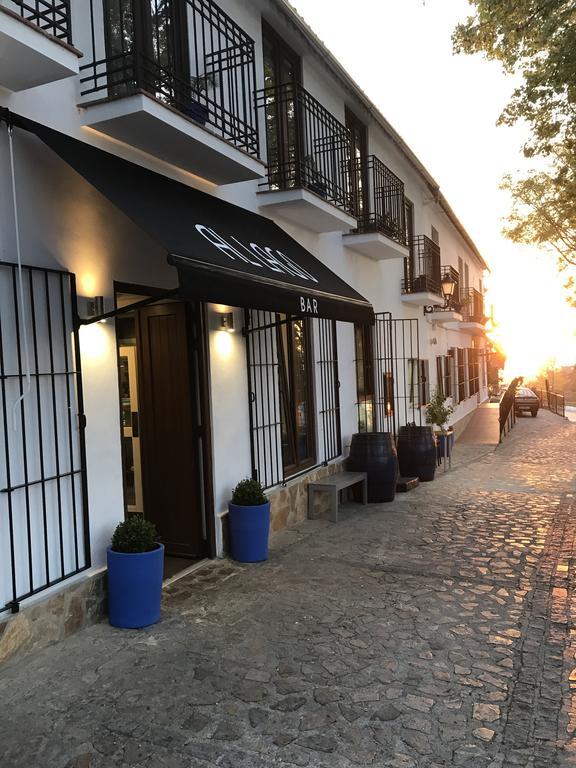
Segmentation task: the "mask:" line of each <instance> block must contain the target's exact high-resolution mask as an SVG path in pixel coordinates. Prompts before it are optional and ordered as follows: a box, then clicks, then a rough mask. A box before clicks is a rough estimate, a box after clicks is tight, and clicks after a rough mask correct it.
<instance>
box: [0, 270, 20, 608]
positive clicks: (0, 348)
mask: <svg viewBox="0 0 576 768" xmlns="http://www.w3.org/2000/svg"><path fill="white" fill-rule="evenodd" d="M2 266H4V267H5V266H6V265H4V264H3V265H2ZM13 268H14V266H13V265H11V269H13ZM5 365H6V364H5V357H4V340H3V322H2V312H1V311H0V374H2V378H1V379H0V391H1V393H2V420H3V422H4V458H5V465H6V466H5V469H6V482H7V483H8V485H10V483H11V476H12V475H11V467H10V443H9V440H8V408H7V403H6V379H5V377H4V373H5ZM8 532H9V538H10V571H11V577H12V600H13V601H16V600H17V589H16V561H15V556H14V552H15V548H14V509H13V503H12V496H8Z"/></svg>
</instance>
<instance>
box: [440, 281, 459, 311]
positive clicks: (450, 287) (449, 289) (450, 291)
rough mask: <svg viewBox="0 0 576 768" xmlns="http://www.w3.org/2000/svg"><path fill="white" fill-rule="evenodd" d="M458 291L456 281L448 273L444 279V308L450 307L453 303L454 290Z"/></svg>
mask: <svg viewBox="0 0 576 768" xmlns="http://www.w3.org/2000/svg"><path fill="white" fill-rule="evenodd" d="M455 289H456V281H455V280H454V278H453V277H452V276H451V275H450V274H449V273H446V274H445V275H444V276H443V277H442V295H443V296H444V306H445V307H449V306H450V304H451V303H452V297H453V296H454V290H455Z"/></svg>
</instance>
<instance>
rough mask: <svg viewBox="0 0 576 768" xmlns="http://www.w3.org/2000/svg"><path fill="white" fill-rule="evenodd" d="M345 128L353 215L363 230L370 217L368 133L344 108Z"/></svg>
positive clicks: (350, 112) (349, 111)
mask: <svg viewBox="0 0 576 768" xmlns="http://www.w3.org/2000/svg"><path fill="white" fill-rule="evenodd" d="M346 128H348V130H349V131H350V141H351V148H350V180H351V193H352V194H351V196H352V202H353V206H354V215H355V216H356V218H357V219H358V223H359V226H360V227H362V228H365V227H366V225H367V223H368V219H369V217H370V209H369V203H368V174H367V167H366V157H367V155H368V132H367V130H366V126H365V125H364V123H363V122H362V121H361V120H359V119H358V118H357V117H356V115H355V114H354V113H353V112H352V111H351V110H349V109H348V108H346Z"/></svg>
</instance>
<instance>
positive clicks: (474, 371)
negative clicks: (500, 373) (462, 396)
mask: <svg viewBox="0 0 576 768" xmlns="http://www.w3.org/2000/svg"><path fill="white" fill-rule="evenodd" d="M479 391H480V365H479V358H478V350H477V349H476V348H475V347H470V348H469V349H468V396H469V397H472V395H476V394H477V393H478V392H479Z"/></svg>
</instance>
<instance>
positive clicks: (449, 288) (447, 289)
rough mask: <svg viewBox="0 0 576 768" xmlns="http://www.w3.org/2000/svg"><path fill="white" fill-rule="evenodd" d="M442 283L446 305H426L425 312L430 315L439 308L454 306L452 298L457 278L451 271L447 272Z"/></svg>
mask: <svg viewBox="0 0 576 768" xmlns="http://www.w3.org/2000/svg"><path fill="white" fill-rule="evenodd" d="M441 285H442V296H443V297H444V306H443V307H437V306H432V305H429V306H426V307H424V314H425V315H430V314H432V312H435V311H436V310H437V309H450V307H451V306H452V298H453V297H454V291H455V290H456V280H454V278H453V277H452V275H451V274H450V273H449V272H445V273H444V274H443V275H442V280H441Z"/></svg>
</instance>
